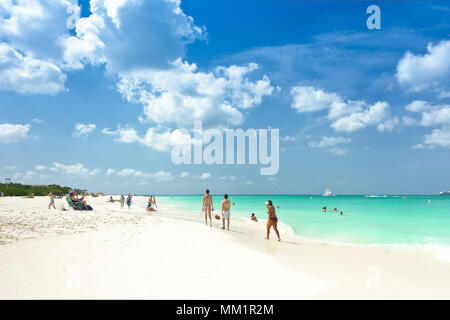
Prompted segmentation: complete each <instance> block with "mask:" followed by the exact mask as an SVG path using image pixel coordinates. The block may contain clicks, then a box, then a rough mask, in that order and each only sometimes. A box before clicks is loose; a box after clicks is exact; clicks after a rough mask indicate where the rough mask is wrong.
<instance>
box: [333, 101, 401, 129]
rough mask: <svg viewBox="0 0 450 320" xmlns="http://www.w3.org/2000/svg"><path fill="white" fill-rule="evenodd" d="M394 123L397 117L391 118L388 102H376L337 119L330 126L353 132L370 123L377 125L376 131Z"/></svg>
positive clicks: (390, 127)
mask: <svg viewBox="0 0 450 320" xmlns="http://www.w3.org/2000/svg"><path fill="white" fill-rule="evenodd" d="M396 124H398V119H396V118H393V119H392V118H391V114H390V111H389V104H388V103H387V102H377V103H375V104H374V105H372V106H369V107H368V108H366V109H364V110H362V111H358V112H354V113H351V114H350V115H348V116H345V117H342V118H340V119H337V120H336V121H334V122H333V123H332V124H331V127H333V128H334V129H335V130H336V131H339V132H353V131H357V130H360V129H362V128H365V127H367V126H371V125H372V126H377V130H378V131H384V130H392V129H394V128H395V126H396Z"/></svg>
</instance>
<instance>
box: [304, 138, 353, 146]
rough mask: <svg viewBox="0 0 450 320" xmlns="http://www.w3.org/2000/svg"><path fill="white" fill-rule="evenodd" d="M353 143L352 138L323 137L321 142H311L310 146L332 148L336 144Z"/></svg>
mask: <svg viewBox="0 0 450 320" xmlns="http://www.w3.org/2000/svg"><path fill="white" fill-rule="evenodd" d="M351 141H352V139H350V138H344V137H326V136H323V137H322V138H321V139H320V140H319V141H316V142H314V141H310V142H309V143H308V145H309V146H310V147H314V148H326V147H332V146H334V145H336V144H349V143H350V142H351Z"/></svg>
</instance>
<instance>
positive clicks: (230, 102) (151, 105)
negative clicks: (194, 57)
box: [118, 59, 274, 125]
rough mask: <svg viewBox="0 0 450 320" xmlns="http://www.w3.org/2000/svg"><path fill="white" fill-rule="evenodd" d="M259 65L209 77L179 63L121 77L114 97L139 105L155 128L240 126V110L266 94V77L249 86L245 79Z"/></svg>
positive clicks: (268, 91) (268, 88)
mask: <svg viewBox="0 0 450 320" xmlns="http://www.w3.org/2000/svg"><path fill="white" fill-rule="evenodd" d="M257 68H258V66H257V65H256V64H253V63H250V64H248V65H247V66H230V67H228V68H225V67H217V68H216V69H215V70H214V71H212V72H202V71H197V66H196V65H195V64H189V63H188V62H182V61H181V60H180V59H178V60H176V61H175V62H173V63H172V64H171V68H169V69H165V70H157V71H154V70H144V71H141V72H134V73H133V74H132V75H128V76H123V77H122V78H121V80H120V82H119V83H118V90H119V92H120V93H121V94H122V95H123V96H124V97H125V98H126V100H127V101H130V102H134V103H140V104H142V105H143V106H144V109H143V113H144V116H145V119H147V120H150V121H153V122H156V123H160V124H177V125H191V124H192V122H193V121H194V120H203V121H204V122H205V124H208V123H214V124H215V125H217V124H223V125H239V124H241V123H242V122H243V121H244V117H243V115H242V112H241V111H240V110H239V109H247V108H251V107H254V106H256V105H258V104H260V103H261V102H262V98H263V97H264V96H267V95H271V94H272V92H273V89H274V88H273V87H272V86H271V85H270V80H269V78H268V77H267V76H263V78H262V79H260V80H256V81H251V80H249V78H248V77H247V75H248V74H249V73H251V72H253V71H254V70H256V69H257Z"/></svg>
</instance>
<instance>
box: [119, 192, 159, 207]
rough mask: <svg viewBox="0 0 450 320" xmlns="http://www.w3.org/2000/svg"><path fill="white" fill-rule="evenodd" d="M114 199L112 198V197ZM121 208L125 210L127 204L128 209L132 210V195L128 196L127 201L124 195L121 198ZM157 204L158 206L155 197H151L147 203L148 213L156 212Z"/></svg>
mask: <svg viewBox="0 0 450 320" xmlns="http://www.w3.org/2000/svg"><path fill="white" fill-rule="evenodd" d="M111 199H112V197H111ZM119 201H120V207H121V208H123V207H124V206H125V202H126V203H127V207H128V209H130V208H131V204H132V203H133V196H132V195H131V193H129V194H128V196H127V198H126V200H125V196H124V195H123V194H122V195H121V196H120V200H119ZM157 207H158V206H157V204H156V197H155V196H149V197H148V201H147V207H146V209H145V210H146V211H156V208H157Z"/></svg>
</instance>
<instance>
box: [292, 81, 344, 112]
mask: <svg viewBox="0 0 450 320" xmlns="http://www.w3.org/2000/svg"><path fill="white" fill-rule="evenodd" d="M291 96H292V98H293V102H292V104H291V107H292V108H294V109H296V110H297V111H298V112H313V111H319V110H323V109H328V108H330V106H331V105H332V104H333V103H337V102H340V101H341V98H340V97H339V95H337V94H336V93H332V92H326V91H324V90H321V89H316V88H314V87H302V86H297V87H293V88H292V89H291Z"/></svg>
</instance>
